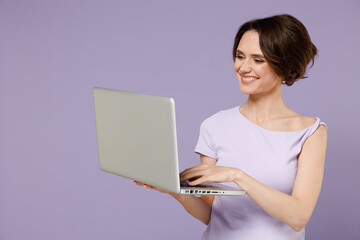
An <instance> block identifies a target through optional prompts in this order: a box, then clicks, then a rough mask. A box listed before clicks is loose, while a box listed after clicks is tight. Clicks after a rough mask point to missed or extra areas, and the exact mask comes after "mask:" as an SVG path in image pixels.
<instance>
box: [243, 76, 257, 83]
mask: <svg viewBox="0 0 360 240" xmlns="http://www.w3.org/2000/svg"><path fill="white" fill-rule="evenodd" d="M243 80H244V81H245V82H252V81H255V78H253V77H250V78H244V77H243Z"/></svg>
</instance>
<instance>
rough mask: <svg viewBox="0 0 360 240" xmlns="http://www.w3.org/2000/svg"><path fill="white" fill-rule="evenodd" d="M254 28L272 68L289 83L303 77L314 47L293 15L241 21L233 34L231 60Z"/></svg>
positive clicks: (314, 52) (312, 56)
mask: <svg viewBox="0 0 360 240" xmlns="http://www.w3.org/2000/svg"><path fill="white" fill-rule="evenodd" d="M250 30H254V31H256V32H257V33H258V34H259V41H260V48H261V51H262V53H263V54H264V57H265V59H266V60H267V62H268V63H269V64H270V66H271V67H272V68H273V69H274V71H275V72H276V73H277V74H278V75H279V76H280V77H281V78H283V83H284V84H286V85H288V86H291V85H292V84H293V83H294V82H295V81H296V80H298V79H301V78H306V77H307V76H305V73H306V69H307V66H308V64H309V63H310V61H312V64H311V67H312V66H313V65H314V58H315V56H316V55H317V49H316V47H315V45H314V44H313V43H312V42H311V39H310V36H309V33H308V31H307V30H306V28H305V26H304V25H303V24H302V23H301V22H300V21H299V20H297V19H296V18H295V17H293V16H291V15H288V14H283V15H275V16H272V17H268V18H262V19H255V20H252V21H249V22H246V23H244V24H243V25H242V26H241V27H240V28H239V31H238V32H237V34H236V37H235V42H234V47H233V52H232V54H233V59H234V61H235V56H236V49H237V47H238V45H239V42H240V39H241V38H242V36H243V35H244V33H245V32H247V31H250Z"/></svg>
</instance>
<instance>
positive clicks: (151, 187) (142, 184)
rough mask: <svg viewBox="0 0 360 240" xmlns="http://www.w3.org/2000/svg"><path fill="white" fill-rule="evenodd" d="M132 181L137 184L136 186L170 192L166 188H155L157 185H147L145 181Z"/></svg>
mask: <svg viewBox="0 0 360 240" xmlns="http://www.w3.org/2000/svg"><path fill="white" fill-rule="evenodd" d="M133 183H134V184H135V185H138V186H141V187H144V188H149V189H153V190H156V191H159V192H161V193H168V194H170V193H171V192H169V191H166V190H164V189H160V188H157V187H153V186H150V185H147V184H145V183H141V182H137V181H134V182H133Z"/></svg>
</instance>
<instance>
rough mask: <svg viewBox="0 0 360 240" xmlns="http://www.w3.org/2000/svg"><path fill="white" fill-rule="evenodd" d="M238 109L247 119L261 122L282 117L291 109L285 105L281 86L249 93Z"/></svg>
mask: <svg viewBox="0 0 360 240" xmlns="http://www.w3.org/2000/svg"><path fill="white" fill-rule="evenodd" d="M240 111H241V113H242V114H243V115H244V116H246V117H247V118H248V119H251V120H253V121H255V122H259V123H263V122H266V121H268V120H271V119H273V118H277V117H282V116H284V115H286V114H288V113H289V111H291V110H290V109H289V108H288V107H287V106H286V105H285V103H284V100H283V98H282V95H281V86H279V87H276V88H274V90H273V91H271V92H266V93H260V94H252V95H249V97H248V100H247V101H246V103H245V104H244V105H242V107H241V110H240Z"/></svg>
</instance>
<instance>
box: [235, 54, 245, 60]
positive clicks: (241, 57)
mask: <svg viewBox="0 0 360 240" xmlns="http://www.w3.org/2000/svg"><path fill="white" fill-rule="evenodd" d="M236 57H237V58H239V59H243V58H244V57H243V56H241V55H237V56H236Z"/></svg>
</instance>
